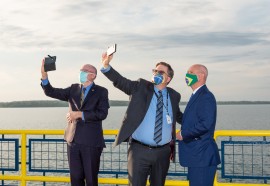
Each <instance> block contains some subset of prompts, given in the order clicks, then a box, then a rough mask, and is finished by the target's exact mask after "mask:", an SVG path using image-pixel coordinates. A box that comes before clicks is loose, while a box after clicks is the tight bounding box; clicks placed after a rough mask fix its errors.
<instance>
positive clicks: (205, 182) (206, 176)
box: [188, 166, 217, 186]
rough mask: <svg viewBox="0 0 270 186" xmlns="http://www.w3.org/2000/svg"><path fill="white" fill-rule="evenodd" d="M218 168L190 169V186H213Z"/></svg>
mask: <svg viewBox="0 0 270 186" xmlns="http://www.w3.org/2000/svg"><path fill="white" fill-rule="evenodd" d="M216 170H217V166H210V167H188V179H189V186H213V182H214V178H215V174H216Z"/></svg>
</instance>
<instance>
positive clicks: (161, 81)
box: [152, 74, 164, 85]
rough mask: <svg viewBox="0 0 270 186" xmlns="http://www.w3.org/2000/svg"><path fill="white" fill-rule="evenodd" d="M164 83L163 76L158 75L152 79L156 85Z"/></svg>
mask: <svg viewBox="0 0 270 186" xmlns="http://www.w3.org/2000/svg"><path fill="white" fill-rule="evenodd" d="M163 82H164V78H163V76H162V75H161V74H156V75H153V77H152V83H154V84H155V85H159V84H161V83H163Z"/></svg>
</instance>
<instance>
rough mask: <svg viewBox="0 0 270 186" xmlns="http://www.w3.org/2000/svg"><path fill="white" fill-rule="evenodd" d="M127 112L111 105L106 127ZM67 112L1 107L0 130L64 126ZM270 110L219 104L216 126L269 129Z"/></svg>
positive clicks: (115, 124)
mask: <svg viewBox="0 0 270 186" xmlns="http://www.w3.org/2000/svg"><path fill="white" fill-rule="evenodd" d="M180 109H181V110H184V109H185V106H182V105H181V106H180ZM125 111H126V107H111V108H110V109H109V115H108V117H107V119H106V120H104V121H103V129H119V127H120V125H121V123H122V119H123V116H124V113H125ZM67 112H68V108H65V107H56V108H0V129H28V130H29V129H55V130H59V129H64V127H65V126H66V113H67ZM269 113H270V105H218V116H217V125H216V129H220V130H269V129H270V114H269ZM177 128H180V125H178V126H177Z"/></svg>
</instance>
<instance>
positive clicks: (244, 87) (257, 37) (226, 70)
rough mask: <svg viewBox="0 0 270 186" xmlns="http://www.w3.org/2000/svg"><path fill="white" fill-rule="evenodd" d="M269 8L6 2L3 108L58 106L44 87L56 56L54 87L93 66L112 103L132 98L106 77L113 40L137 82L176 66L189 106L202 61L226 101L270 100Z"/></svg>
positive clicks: (159, 1)
mask: <svg viewBox="0 0 270 186" xmlns="http://www.w3.org/2000/svg"><path fill="white" fill-rule="evenodd" d="M269 10H270V1H269V0H256V1H254V0H237V1H235V0H218V1H217V0H170V1H165V0H147V1H145V0H136V1H131V0H117V1H107V0H104V1H92V0H90V1H87V0H84V1H82V0H76V1H73V0H57V1H55V0H46V1H36V0H1V2H0V87H1V90H0V102H10V101H24V100H52V99H51V98H48V97H46V96H45V95H44V93H43V90H42V89H41V86H40V78H41V74H40V67H41V61H42V59H43V58H44V57H45V56H47V55H48V54H49V55H54V56H57V61H56V68H57V69H56V71H51V72H49V80H50V82H51V84H52V85H53V86H54V87H57V88H66V87H68V86H69V85H71V84H72V83H78V82H79V78H78V76H79V70H80V68H81V66H82V65H83V64H92V65H94V66H95V67H96V68H97V69H98V75H97V79H96V80H95V83H96V84H98V85H101V86H104V87H106V88H107V89H108V90H109V99H111V100H128V99H129V97H128V96H127V95H126V94H124V93H122V92H121V91H120V90H118V89H116V88H115V87H114V86H113V85H112V83H111V82H110V81H109V80H108V79H107V78H106V77H105V76H104V75H103V74H102V73H101V72H100V71H99V70H100V68H101V55H102V53H103V52H104V51H106V49H107V47H108V46H111V45H112V44H114V43H116V44H117V52H116V53H115V54H114V57H113V60H112V61H111V66H112V67H113V68H114V69H116V70H117V71H118V72H119V73H120V74H122V75H123V76H124V77H126V78H128V79H131V80H137V79H139V78H144V79H147V80H150V79H151V76H152V69H153V68H155V65H156V63H158V62H160V61H165V62H167V63H169V64H170V65H171V66H172V68H173V69H174V72H175V76H174V78H173V80H172V81H171V83H170V84H169V86H170V87H172V88H174V89H175V90H176V91H178V92H179V93H180V94H181V96H182V99H181V100H182V101H187V100H188V99H189V97H190V95H191V93H192V90H191V88H190V87H188V86H187V85H186V84H185V74H186V72H187V70H188V68H189V67H190V66H191V65H193V64H203V65H205V66H206V67H207V68H208V71H209V76H208V79H207V83H206V84H207V86H208V88H209V89H210V91H212V92H213V94H214V95H215V97H216V99H217V101H270V96H269V95H270V73H269V72H270V14H269Z"/></svg>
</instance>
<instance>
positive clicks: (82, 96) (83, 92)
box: [81, 88, 86, 105]
mask: <svg viewBox="0 0 270 186" xmlns="http://www.w3.org/2000/svg"><path fill="white" fill-rule="evenodd" d="M85 91H86V88H83V89H82V92H81V105H82V104H83V101H84V94H85Z"/></svg>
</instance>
